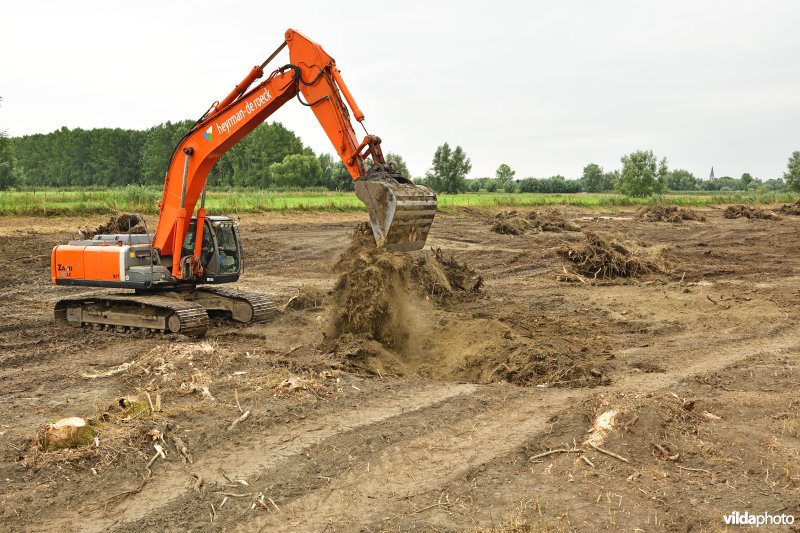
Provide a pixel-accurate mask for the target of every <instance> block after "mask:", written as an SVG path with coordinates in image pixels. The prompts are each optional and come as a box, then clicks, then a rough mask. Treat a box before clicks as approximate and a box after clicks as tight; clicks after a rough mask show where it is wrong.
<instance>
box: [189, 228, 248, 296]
mask: <svg viewBox="0 0 800 533" xmlns="http://www.w3.org/2000/svg"><path fill="white" fill-rule="evenodd" d="M196 238H197V219H196V218H193V219H192V222H191V224H190V225H189V231H188V233H187V234H186V239H185V240H184V242H183V249H182V256H183V257H186V256H191V255H192V254H193V253H194V247H195V242H196ZM202 239H203V241H202V246H201V248H200V264H201V265H203V278H202V280H201V281H202V282H203V283H229V282H233V281H236V280H238V279H239V275H240V274H241V272H242V246H241V241H240V240H239V230H238V227H237V224H236V222H235V221H234V220H232V219H231V218H229V217H225V216H209V217H206V218H205V222H204V223H203V237H202Z"/></svg>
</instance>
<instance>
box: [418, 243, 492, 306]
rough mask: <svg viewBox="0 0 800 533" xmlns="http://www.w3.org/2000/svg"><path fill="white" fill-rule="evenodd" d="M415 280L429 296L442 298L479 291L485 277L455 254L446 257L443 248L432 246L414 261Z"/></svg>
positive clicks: (420, 288)
mask: <svg viewBox="0 0 800 533" xmlns="http://www.w3.org/2000/svg"><path fill="white" fill-rule="evenodd" d="M411 272H412V277H413V282H414V284H415V285H416V286H417V288H418V289H419V290H420V291H421V292H422V293H423V294H424V295H425V296H427V297H434V298H438V299H442V298H444V297H447V296H453V295H454V294H459V293H461V294H463V293H477V292H478V291H479V290H480V288H481V286H482V285H483V277H482V276H480V275H479V274H478V273H477V272H476V271H475V270H474V269H473V268H471V267H470V266H469V265H467V264H466V263H462V262H459V261H457V260H456V259H455V257H454V256H453V255H451V256H450V257H446V256H445V255H444V252H442V249H441V248H432V249H431V254H425V255H422V256H421V257H419V258H418V259H416V260H415V261H414V265H413V267H412V269H411Z"/></svg>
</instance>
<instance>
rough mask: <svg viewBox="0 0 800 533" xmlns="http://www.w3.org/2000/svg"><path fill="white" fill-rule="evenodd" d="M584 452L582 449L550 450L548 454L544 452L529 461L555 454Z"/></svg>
mask: <svg viewBox="0 0 800 533" xmlns="http://www.w3.org/2000/svg"><path fill="white" fill-rule="evenodd" d="M578 452H583V450H581V449H580V448H556V449H555V450H550V451H547V452H542V453H539V454H536V455H534V456H533V457H530V458H529V459H528V461H535V460H536V459H541V458H542V457H547V456H548V455H553V454H554V453H578Z"/></svg>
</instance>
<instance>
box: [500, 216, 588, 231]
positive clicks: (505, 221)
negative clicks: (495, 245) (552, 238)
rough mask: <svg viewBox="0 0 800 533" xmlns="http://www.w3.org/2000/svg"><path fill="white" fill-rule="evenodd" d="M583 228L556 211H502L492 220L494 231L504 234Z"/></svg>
mask: <svg viewBox="0 0 800 533" xmlns="http://www.w3.org/2000/svg"><path fill="white" fill-rule="evenodd" d="M580 230H581V228H580V227H578V226H576V225H575V224H573V223H572V222H570V221H569V220H567V219H566V218H564V216H563V215H562V214H561V213H559V212H557V211H555V210H551V211H542V212H538V213H537V212H536V211H530V212H528V213H527V214H525V213H521V212H519V211H501V212H500V213H497V215H495V217H494V219H493V221H492V231H494V232H495V233H500V234H503V235H521V234H523V233H527V232H529V231H530V232H534V233H535V232H538V231H549V232H559V233H560V232H562V231H580Z"/></svg>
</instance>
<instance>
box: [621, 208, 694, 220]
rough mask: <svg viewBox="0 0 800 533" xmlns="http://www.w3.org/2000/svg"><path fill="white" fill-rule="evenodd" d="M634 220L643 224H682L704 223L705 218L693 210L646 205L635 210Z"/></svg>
mask: <svg viewBox="0 0 800 533" xmlns="http://www.w3.org/2000/svg"><path fill="white" fill-rule="evenodd" d="M636 218H637V219H638V220H644V221H645V222H662V221H663V222H683V221H684V220H697V221H699V222H705V220H706V217H704V216H702V215H700V214H699V213H698V212H697V211H695V210H693V209H687V208H684V207H677V206H674V205H647V206H642V207H640V208H639V209H637V210H636Z"/></svg>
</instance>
